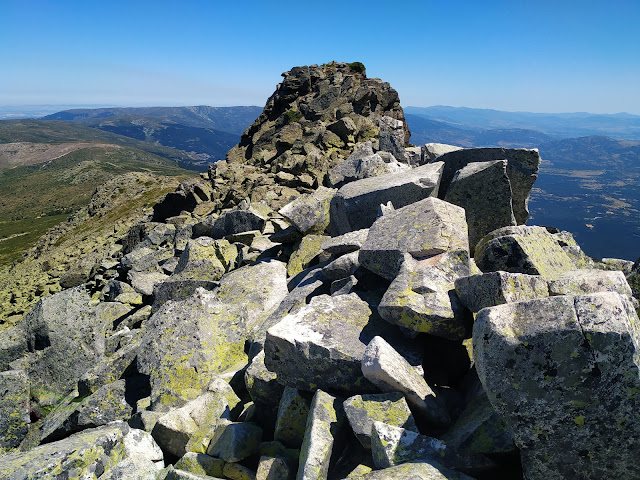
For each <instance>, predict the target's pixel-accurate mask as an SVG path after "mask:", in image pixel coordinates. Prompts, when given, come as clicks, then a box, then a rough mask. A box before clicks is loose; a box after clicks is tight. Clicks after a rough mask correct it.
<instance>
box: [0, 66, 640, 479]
mask: <svg viewBox="0 0 640 480" xmlns="http://www.w3.org/2000/svg"><path fill="white" fill-rule="evenodd" d="M284 76H285V78H284V81H283V82H282V84H281V85H279V86H278V88H277V90H276V92H275V93H274V95H273V96H272V97H271V98H270V99H269V101H268V103H267V106H266V107H265V110H264V112H263V114H262V115H261V116H260V118H259V119H258V120H257V121H256V122H255V123H254V125H252V126H251V127H250V128H249V129H248V130H247V132H245V134H244V135H243V137H242V141H241V143H240V145H238V146H237V147H235V148H234V149H232V150H231V151H230V152H229V154H228V157H227V161H226V162H219V163H218V164H216V165H215V166H214V167H212V169H211V171H210V172H209V174H208V176H207V178H203V179H202V180H189V181H187V182H185V183H184V184H182V186H180V187H179V188H178V190H176V191H175V192H173V193H171V194H169V195H167V196H166V197H165V198H164V200H162V201H161V202H160V203H158V204H157V205H156V207H155V208H154V210H153V214H151V213H150V212H149V215H148V216H147V217H146V220H144V221H141V222H139V223H138V224H136V225H134V226H132V227H131V228H129V229H128V231H127V232H126V234H125V232H122V236H121V239H120V242H119V244H118V247H117V248H113V249H111V250H109V252H108V253H106V254H105V256H99V255H98V256H96V257H95V262H96V263H94V257H90V258H89V259H88V260H86V262H85V261H84V260H82V261H79V262H77V265H75V266H74V267H73V268H70V269H69V271H68V272H59V273H60V275H59V277H60V278H61V279H62V278H64V281H63V284H64V285H69V286H71V285H74V286H73V288H68V289H65V290H62V291H61V292H58V293H56V294H54V295H51V296H49V297H47V298H43V299H41V300H40V301H39V303H38V304H37V305H36V306H35V307H34V308H33V309H32V310H31V311H29V312H28V313H27V314H26V315H25V317H24V319H23V320H22V321H21V322H20V323H19V324H18V325H17V326H16V327H14V328H12V329H10V330H7V331H5V332H2V333H0V367H1V368H0V476H1V477H2V478H12V479H14V478H15V479H22V478H41V477H42V478H44V477H47V478H49V477H53V478H78V477H79V478H99V479H105V480H106V479H119V478H142V479H150V480H151V479H153V480H165V479H206V478H228V479H238V478H241V479H252V478H254V479H260V480H265V479H276V478H277V479H282V480H284V479H292V478H297V479H329V478H331V479H334V478H335V479H342V478H358V479H396V478H397V479H406V478H411V479H417V478H419V479H445V478H446V479H470V478H471V477H474V478H477V479H479V480H484V479H510V480H511V479H517V478H522V477H523V476H524V478H527V479H538V478H545V479H554V478H563V479H564V478H622V477H625V478H640V463H639V462H638V457H637V450H638V448H640V417H639V414H638V411H640V405H638V404H639V402H640V393H639V392H640V381H639V378H640V363H639V362H638V358H639V351H638V348H639V346H640V338H639V337H638V325H640V321H639V320H638V317H637V315H636V312H635V309H636V308H637V305H638V303H637V301H636V298H635V297H634V295H636V296H637V273H638V268H637V265H635V266H632V265H627V264H625V263H624V262H619V261H616V260H615V259H606V261H603V262H596V261H594V260H592V259H589V257H587V256H586V255H585V254H584V253H583V252H582V251H581V250H580V247H579V246H578V245H577V243H575V241H574V240H573V238H572V237H571V235H570V234H569V233H567V232H559V231H557V230H555V229H553V228H550V227H537V226H525V225H523V223H524V222H525V221H526V218H527V211H526V200H527V197H528V193H529V190H530V189H531V186H532V185H533V181H534V180H535V178H536V175H537V169H538V165H539V160H540V159H539V156H538V154H537V152H536V151H534V150H521V149H458V148H456V147H450V146H442V145H426V146H424V147H407V148H405V143H406V141H407V139H408V130H407V129H406V125H405V124H404V123H403V119H404V117H403V114H402V110H401V108H400V106H399V100H398V96H397V93H396V92H395V91H394V90H393V89H391V87H390V86H389V85H388V84H385V83H383V82H381V81H380V80H377V79H368V78H366V76H365V75H364V70H363V67H362V66H361V64H358V63H355V64H337V63H331V64H328V65H323V66H311V67H296V68H294V69H292V70H291V71H290V72H287V73H285V74H284ZM207 180H209V181H210V182H212V183H209V182H208V181H207ZM79 260H80V259H79ZM88 265H93V266H92V267H91V268H89V267H88ZM95 265H98V266H97V267H96V266H95ZM619 266H623V267H624V268H625V269H626V270H625V272H624V273H622V272H618V271H615V270H617V268H618V267H619ZM94 267H95V268H94ZM625 274H626V278H625ZM628 283H631V286H630V285H629V284H628ZM60 285H62V283H61V284H60ZM167 463H168V464H170V465H168V466H167V467H166V468H165V464H167Z"/></svg>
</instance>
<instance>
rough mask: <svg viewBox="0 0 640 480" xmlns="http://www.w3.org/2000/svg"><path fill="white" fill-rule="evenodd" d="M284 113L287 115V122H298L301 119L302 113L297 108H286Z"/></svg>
mask: <svg viewBox="0 0 640 480" xmlns="http://www.w3.org/2000/svg"><path fill="white" fill-rule="evenodd" d="M285 115H286V116H287V123H295V122H299V121H300V120H301V119H302V114H301V113H300V112H299V111H297V110H288V111H287V113H286V114H285Z"/></svg>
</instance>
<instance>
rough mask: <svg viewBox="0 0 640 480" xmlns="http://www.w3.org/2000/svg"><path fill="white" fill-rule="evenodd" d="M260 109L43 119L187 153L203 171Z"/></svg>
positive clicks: (126, 111) (127, 111)
mask: <svg viewBox="0 0 640 480" xmlns="http://www.w3.org/2000/svg"><path fill="white" fill-rule="evenodd" d="M261 112H262V108H261V107H207V106H196V107H139V108H95V109H74V110H64V111H62V112H57V113H54V114H52V115H47V116H46V117H43V120H62V121H65V122H70V123H73V124H76V125H82V126H86V127H91V128H97V129H100V130H104V131H107V132H111V133H116V134H118V135H123V136H126V137H130V138H135V139H137V140H143V141H146V142H149V143H153V144H158V145H164V146H167V147H171V148H175V149H177V150H182V151H184V152H187V153H188V154H189V155H190V157H191V158H192V160H191V162H190V163H191V165H192V168H196V169H200V170H204V169H206V167H207V166H208V164H209V163H212V162H214V161H216V160H222V159H224V158H225V155H226V153H227V151H228V150H229V149H230V148H231V147H233V146H234V145H235V144H237V143H238V142H239V141H240V135H242V133H243V132H244V131H245V130H246V128H247V127H248V126H249V125H250V124H251V123H252V122H253V121H254V120H255V119H256V118H257V117H258V115H260V113H261Z"/></svg>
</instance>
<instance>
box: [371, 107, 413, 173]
mask: <svg viewBox="0 0 640 480" xmlns="http://www.w3.org/2000/svg"><path fill="white" fill-rule="evenodd" d="M378 128H379V129H380V134H379V138H378V143H379V145H380V150H381V151H383V152H389V153H390V154H392V155H393V156H394V157H396V159H397V160H398V161H400V162H405V163H407V162H408V161H409V158H408V157H407V153H406V152H405V150H404V143H405V142H404V123H403V122H402V121H400V120H396V119H395V118H391V117H388V116H386V115H385V116H383V117H381V118H380V120H378Z"/></svg>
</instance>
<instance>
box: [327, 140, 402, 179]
mask: <svg viewBox="0 0 640 480" xmlns="http://www.w3.org/2000/svg"><path fill="white" fill-rule="evenodd" d="M389 156H390V157H391V158H392V159H393V160H391V161H388V162H387V161H385V159H383V158H382V156H381V155H379V154H378V153H373V149H372V147H371V142H365V144H364V145H363V146H362V147H361V148H358V149H356V150H354V152H353V153H352V154H351V155H349V158H347V159H346V160H345V161H344V162H341V163H339V164H338V165H336V166H335V167H333V168H332V169H331V170H329V184H330V185H331V186H333V187H336V188H340V187H342V186H343V185H345V184H347V183H349V182H354V181H356V180H362V179H364V178H369V177H377V176H380V175H386V174H390V173H397V172H399V171H401V170H408V169H409V166H408V165H406V164H403V163H398V162H397V161H396V160H395V157H393V156H392V155H390V154H389Z"/></svg>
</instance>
